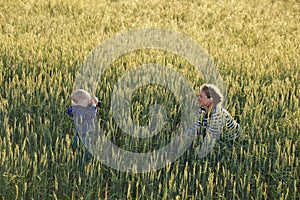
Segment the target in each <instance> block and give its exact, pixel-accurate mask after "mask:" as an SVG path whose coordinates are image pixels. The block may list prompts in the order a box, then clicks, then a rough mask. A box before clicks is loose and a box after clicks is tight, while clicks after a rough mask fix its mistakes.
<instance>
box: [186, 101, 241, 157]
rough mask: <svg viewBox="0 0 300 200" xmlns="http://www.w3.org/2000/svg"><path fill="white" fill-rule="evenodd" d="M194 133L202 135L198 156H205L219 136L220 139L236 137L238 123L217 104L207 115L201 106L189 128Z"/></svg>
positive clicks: (237, 135)
mask: <svg viewBox="0 0 300 200" xmlns="http://www.w3.org/2000/svg"><path fill="white" fill-rule="evenodd" d="M191 131H192V132H193V133H194V134H199V135H202V140H203V143H202V147H201V150H200V153H199V156H200V157H205V156H206V155H207V154H208V153H209V152H210V151H211V150H212V148H213V147H214V145H215V143H216V141H217V140H218V139H219V138H220V139H221V140H222V141H230V140H233V139H236V138H238V137H239V135H240V125H239V124H238V123H237V122H236V121H235V120H234V119H233V117H232V116H231V115H230V114H229V113H228V111H227V110H226V109H225V108H223V107H222V106H220V105H218V106H216V107H215V108H214V110H213V111H212V112H211V113H210V115H208V114H207V113H206V111H205V110H204V109H203V108H201V109H200V110H199V112H198V114H197V115H196V120H195V123H194V126H193V128H192V130H191Z"/></svg>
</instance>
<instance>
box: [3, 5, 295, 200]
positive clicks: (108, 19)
mask: <svg viewBox="0 0 300 200" xmlns="http://www.w3.org/2000/svg"><path fill="white" fill-rule="evenodd" d="M299 13H300V4H299V1H292V0H289V1H225V0H222V1H209V2H207V1H175V0H174V1H173V0H171V1H164V2H161V1H122V0H120V1H118V0H116V1H105V2H100V1H99V2H98V1H83V0H82V1H80V0H77V1H70V0H66V1H61V0H53V1H41V0H38V1H13V0H9V1H3V0H2V1H0V23H1V29H0V30H1V31H0V57H1V62H0V73H1V76H0V82H1V89H0V149H1V154H0V199H100V198H101V199H126V198H127V199H233V198H234V199H265V198H267V199H299V197H300V196H299V182H300V178H299V176H300V175H299V171H300V167H299V163H300V161H299V159H300V149H299V139H300V137H299V124H300V111H299V85H300V84H299V69H300V67H299V60H300V54H299V48H300V46H299V45H300V36H299V35H300V29H299V22H300V15H299ZM141 27H160V28H166V29H170V30H175V31H179V32H181V33H184V34H186V35H187V36H189V37H191V38H192V39H194V40H195V41H197V42H198V43H199V44H200V45H201V46H203V48H204V49H206V50H207V52H208V53H209V54H210V55H211V56H212V58H213V59H214V61H215V63H216V65H217V67H218V70H219V72H220V74H221V76H222V78H223V80H224V82H225V84H226V85H225V88H226V108H227V109H228V110H229V112H230V113H231V114H232V115H233V116H234V117H235V118H236V119H238V121H239V123H240V124H241V126H242V128H243V132H244V133H245V134H247V135H248V137H249V141H248V146H247V147H245V148H240V147H237V148H234V149H233V150H232V151H222V152H221V153H218V151H217V150H218V148H221V146H217V147H216V152H213V153H212V154H211V157H208V158H206V159H204V160H199V159H197V158H196V157H195V155H194V154H193V150H194V149H197V143H193V146H192V147H191V148H190V149H189V150H188V151H187V152H185V154H184V155H183V156H182V157H181V158H180V159H178V160H176V161H175V162H174V163H172V164H171V165H170V166H167V167H166V168H164V169H161V170H158V171H153V172H147V173H146V172H145V173H140V174H131V173H124V172H119V171H116V170H113V169H111V168H109V167H107V166H105V165H103V164H101V163H99V162H97V161H93V162H92V163H90V164H89V165H88V166H86V167H84V168H83V169H81V168H80V167H78V166H77V165H76V162H75V160H76V156H75V155H74V154H73V153H72V151H71V149H70V147H69V146H70V142H71V139H72V136H73V131H72V120H71V118H69V117H68V116H66V114H65V110H66V108H67V107H68V106H69V105H70V94H71V92H72V89H73V84H74V80H75V78H76V77H75V74H76V72H77V70H78V69H79V67H80V65H81V63H82V61H83V60H84V59H85V58H86V57H87V55H88V53H89V52H90V51H91V50H92V49H93V48H94V47H96V46H97V45H98V44H100V43H101V42H102V41H104V40H105V39H108V38H109V37H110V36H112V35H114V34H116V33H118V32H121V31H126V30H128V29H133V28H141ZM145 63H158V64H162V65H167V66H169V67H173V68H174V69H175V70H177V71H178V72H179V73H180V74H182V75H183V76H184V77H186V79H187V80H188V81H189V82H190V84H191V86H192V87H193V89H194V90H195V94H196V92H197V89H198V88H199V86H200V85H201V84H202V83H203V82H204V80H203V78H202V76H201V75H199V74H197V72H196V71H195V69H194V68H193V66H191V64H190V63H188V62H187V61H185V60H184V59H182V58H180V57H179V56H177V55H173V54H171V53H168V52H162V51H158V50H140V51H136V52H133V53H129V54H127V55H124V56H122V57H120V58H118V59H117V60H115V61H114V62H113V63H112V64H111V68H110V69H109V70H107V71H106V72H105V77H104V78H102V79H101V80H100V81H99V87H98V88H97V94H95V95H97V96H98V97H99V98H100V100H101V101H103V107H102V108H100V109H99V114H98V118H100V119H101V125H102V126H103V128H104V129H105V130H109V131H108V132H107V135H108V136H109V137H110V138H111V140H112V141H113V142H115V143H116V144H117V145H119V146H120V147H122V148H125V149H127V150H131V151H141V152H147V151H148V150H151V149H157V148H159V147H160V146H163V145H165V144H166V143H168V142H169V141H170V140H171V139H172V137H174V134H175V132H174V130H176V127H177V125H178V123H179V122H178V121H176V120H174V118H176V117H178V114H179V112H180V109H179V108H178V105H176V103H177V102H176V100H175V98H174V96H172V93H171V92H170V91H169V90H165V89H163V88H161V87H158V86H155V85H154V86H153V85H152V86H147V87H144V88H140V89H139V90H137V91H136V92H135V93H134V95H133V97H132V99H133V100H134V102H135V104H133V106H132V109H133V110H134V111H135V112H136V113H135V114H136V115H135V117H136V118H137V119H136V120H137V121H138V122H139V123H141V124H145V123H147V122H148V121H147V120H148V118H147V117H148V116H147V109H148V108H147V106H149V104H150V105H151V104H153V103H154V102H160V103H162V104H163V105H164V106H166V108H167V111H168V117H169V118H168V122H169V123H168V125H166V126H165V127H164V129H163V131H162V133H160V134H158V135H156V136H155V137H154V138H153V139H152V140H150V139H149V140H136V139H134V138H132V137H128V136H127V135H126V134H125V133H123V132H122V131H121V130H120V129H118V127H116V125H115V123H114V121H113V119H112V113H111V111H110V98H111V93H112V89H113V86H114V84H115V83H116V81H117V79H118V78H120V77H121V76H122V75H123V74H124V73H126V72H127V71H129V70H130V69H132V68H133V67H135V66H137V65H141V64H145ZM145 94H147V95H149V96H147V95H145ZM195 100H196V99H195ZM172 120H173V121H172ZM171 122H172V123H171Z"/></svg>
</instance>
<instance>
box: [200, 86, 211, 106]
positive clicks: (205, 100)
mask: <svg viewBox="0 0 300 200" xmlns="http://www.w3.org/2000/svg"><path fill="white" fill-rule="evenodd" d="M211 100H212V99H211V98H208V97H207V96H206V94H205V92H203V91H202V90H200V92H199V95H198V104H199V106H201V107H204V108H208V107H209V106H210V105H211Z"/></svg>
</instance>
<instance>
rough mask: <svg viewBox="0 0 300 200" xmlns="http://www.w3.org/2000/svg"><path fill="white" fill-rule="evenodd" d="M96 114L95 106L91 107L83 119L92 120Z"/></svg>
mask: <svg viewBox="0 0 300 200" xmlns="http://www.w3.org/2000/svg"><path fill="white" fill-rule="evenodd" d="M96 114H97V107H96V106H91V107H90V108H88V109H87V110H86V112H85V118H86V119H92V118H94V117H96Z"/></svg>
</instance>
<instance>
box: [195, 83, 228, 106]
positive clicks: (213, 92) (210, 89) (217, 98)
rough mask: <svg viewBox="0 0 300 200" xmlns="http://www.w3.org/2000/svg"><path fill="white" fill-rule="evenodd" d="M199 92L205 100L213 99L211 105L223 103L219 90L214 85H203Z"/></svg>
mask: <svg viewBox="0 0 300 200" xmlns="http://www.w3.org/2000/svg"><path fill="white" fill-rule="evenodd" d="M200 91H203V92H204V93H205V95H206V96H207V98H211V97H212V98H213V100H212V103H213V105H215V106H216V105H218V104H220V103H223V100H224V97H223V95H222V93H221V91H220V89H219V88H218V87H217V86H215V85H214V84H203V85H201V87H200Z"/></svg>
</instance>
